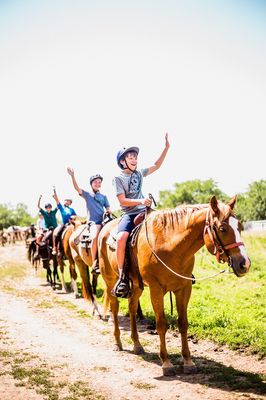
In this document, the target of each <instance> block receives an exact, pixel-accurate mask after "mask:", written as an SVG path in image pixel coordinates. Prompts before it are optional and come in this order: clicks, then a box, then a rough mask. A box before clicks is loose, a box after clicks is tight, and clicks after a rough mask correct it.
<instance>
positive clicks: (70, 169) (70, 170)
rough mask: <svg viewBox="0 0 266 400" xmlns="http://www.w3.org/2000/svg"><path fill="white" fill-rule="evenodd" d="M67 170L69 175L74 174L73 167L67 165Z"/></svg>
mask: <svg viewBox="0 0 266 400" xmlns="http://www.w3.org/2000/svg"><path fill="white" fill-rule="evenodd" d="M67 172H68V173H69V175H70V176H74V169H73V168H70V167H67Z"/></svg>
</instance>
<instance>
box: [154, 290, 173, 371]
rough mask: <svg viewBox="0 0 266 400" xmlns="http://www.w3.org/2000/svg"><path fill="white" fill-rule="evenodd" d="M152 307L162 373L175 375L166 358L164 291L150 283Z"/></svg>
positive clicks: (171, 365)
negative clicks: (158, 339) (158, 341)
mask: <svg viewBox="0 0 266 400" xmlns="http://www.w3.org/2000/svg"><path fill="white" fill-rule="evenodd" d="M150 296H151V302H152V307H153V310H154V314H155V318H156V329H157V332H158V335H159V337H160V358H161V360H162V368H163V375H165V376H173V375H176V369H175V367H174V366H173V364H172V363H171V361H170V360H169V358H168V353H167V350H166V344H165V334H166V332H167V321H166V318H165V314H164V291H163V289H162V288H161V286H160V285H150Z"/></svg>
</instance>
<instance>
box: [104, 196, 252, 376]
mask: <svg viewBox="0 0 266 400" xmlns="http://www.w3.org/2000/svg"><path fill="white" fill-rule="evenodd" d="M235 202H236V197H233V198H232V199H231V200H230V201H229V203H228V204H224V203H222V202H218V201H217V199H216V197H215V196H213V197H212V199H211V201H210V204H205V205H198V206H184V207H179V208H175V209H170V210H158V211H157V210H156V211H150V212H147V214H146V218H145V221H144V222H143V223H142V226H141V227H140V231H139V234H138V236H137V238H136V240H135V244H134V246H133V247H131V248H130V257H129V261H130V272H129V273H130V277H131V279H132V282H133V286H132V294H131V297H130V298H129V299H128V302H129V313H130V328H131V338H132V340H133V343H134V353H135V354H140V353H143V351H144V350H143V347H142V346H141V344H140V342H139V337H138V331H137V324H136V311H137V305H138V300H139V297H140V295H141V294H142V291H143V288H142V287H141V286H142V285H140V278H141V279H142V280H143V283H144V285H147V286H149V289H150V298H151V302H152V306H153V310H154V313H155V318H156V329H157V332H158V334H159V337H160V358H161V361H162V369H163V374H164V375H174V374H175V373H176V370H175V367H174V366H173V364H172V363H171V362H170V360H169V358H168V354H167V349H166V343H165V334H166V331H167V322H166V318H165V314H164V296H165V294H166V293H167V292H169V291H171V292H173V293H174V295H175V298H176V306H177V312H178V320H177V322H178V328H179V332H180V333H181V343H182V348H181V354H182V359H183V364H184V372H185V373H193V372H196V366H195V364H194V362H193V361H192V359H191V355H190V350H189V347H188V340H187V330H188V319H187V306H188V302H189V299H190V295H191V289H192V280H193V278H192V271H193V267H194V261H195V253H196V252H197V251H198V250H199V249H200V248H201V247H202V246H203V245H204V244H205V246H206V247H207V249H208V251H209V252H210V253H211V254H213V255H215V256H216V257H217V260H218V261H219V262H227V263H228V265H229V266H230V267H231V268H232V270H233V272H234V273H235V275H236V276H238V277H241V276H243V275H245V274H246V273H247V272H248V271H249V268H250V264H251V263H250V260H249V258H248V256H247V254H246V251H245V247H244V244H243V242H242V241H241V239H240V223H239V221H238V220H237V219H236V217H235V215H234V213H233V208H234V205H235ZM117 223H118V220H114V221H112V222H111V223H110V224H107V225H106V226H105V227H104V228H103V229H102V231H101V232H100V236H99V250H100V260H99V261H100V270H101V273H102V276H103V279H104V281H105V283H106V291H107V296H108V298H109V301H110V304H111V311H112V313H113V318H114V337H115V350H122V343H121V340H120V330H119V325H118V309H119V303H118V299H117V298H116V297H114V296H112V294H111V290H112V288H113V287H114V285H115V283H116V280H117V277H118V270H117V264H116V256H115V252H114V251H112V250H111V249H110V248H109V246H108V244H107V243H106V241H107V239H108V236H109V233H110V231H111V230H112V229H113V228H114V227H115V226H116V225H117Z"/></svg>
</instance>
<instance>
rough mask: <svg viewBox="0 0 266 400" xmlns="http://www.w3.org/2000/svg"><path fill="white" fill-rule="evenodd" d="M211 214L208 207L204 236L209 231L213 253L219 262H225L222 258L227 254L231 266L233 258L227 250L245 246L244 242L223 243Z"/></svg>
mask: <svg viewBox="0 0 266 400" xmlns="http://www.w3.org/2000/svg"><path fill="white" fill-rule="evenodd" d="M210 220H211V216H210V209H208V211H207V213H206V221H205V227H204V231H203V236H204V235H205V234H206V233H207V234H208V235H209V238H210V240H211V242H212V244H213V246H214V251H213V255H215V256H216V260H217V262H218V263H222V264H223V263H224V262H225V261H224V260H223V258H222V255H223V254H225V256H226V257H227V262H228V265H229V266H230V267H231V266H232V260H231V257H230V255H229V254H228V252H227V250H230V249H234V248H236V247H240V246H244V243H243V242H233V243H229V244H223V242H222V241H221V238H220V237H219V235H218V231H217V227H216V226H215V224H214V222H213V221H212V222H210ZM213 232H214V234H213Z"/></svg>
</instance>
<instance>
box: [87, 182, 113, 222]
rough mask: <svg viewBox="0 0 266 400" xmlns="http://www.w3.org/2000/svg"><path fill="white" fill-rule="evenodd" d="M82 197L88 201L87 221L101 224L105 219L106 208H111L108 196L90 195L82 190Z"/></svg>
mask: <svg viewBox="0 0 266 400" xmlns="http://www.w3.org/2000/svg"><path fill="white" fill-rule="evenodd" d="M81 197H83V199H84V200H85V201H86V206H87V213H88V216H87V221H93V222H95V223H96V224H100V223H101V222H102V219H103V214H104V208H107V207H110V205H109V201H108V199H107V196H105V195H104V194H101V193H99V192H97V193H89V192H86V191H85V190H82V193H81Z"/></svg>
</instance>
